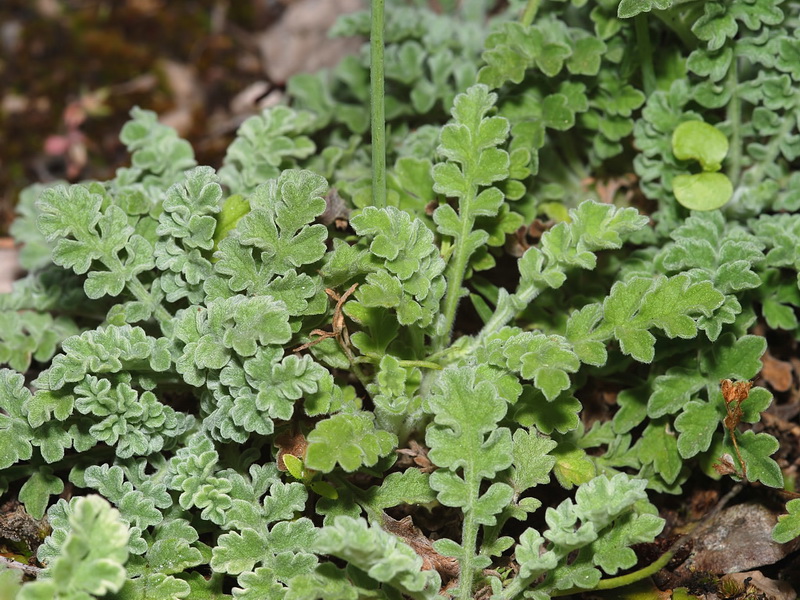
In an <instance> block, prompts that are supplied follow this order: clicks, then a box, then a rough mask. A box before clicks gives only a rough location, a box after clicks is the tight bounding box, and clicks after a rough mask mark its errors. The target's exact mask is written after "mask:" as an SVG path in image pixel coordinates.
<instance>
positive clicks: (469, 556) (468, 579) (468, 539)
mask: <svg viewBox="0 0 800 600" xmlns="http://www.w3.org/2000/svg"><path fill="white" fill-rule="evenodd" d="M469 479H472V477H470V478H469ZM467 485H468V487H469V494H470V501H469V502H468V503H467V506H466V507H465V508H464V526H463V529H462V531H461V547H462V548H463V549H464V558H463V559H462V560H461V561H460V562H461V565H460V567H461V574H460V576H459V578H458V597H459V598H460V599H461V600H471V599H472V598H473V596H472V582H473V581H474V579H475V567H473V566H472V565H473V558H474V556H475V550H476V549H477V544H478V523H477V521H476V520H475V515H474V512H475V511H474V510H473V509H474V506H475V504H476V503H477V501H478V489H479V486H480V480H478V481H469V480H468V481H467Z"/></svg>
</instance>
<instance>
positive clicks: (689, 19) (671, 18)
mask: <svg viewBox="0 0 800 600" xmlns="http://www.w3.org/2000/svg"><path fill="white" fill-rule="evenodd" d="M681 5H683V6H681ZM650 14H651V15H653V16H655V17H656V18H657V19H658V20H659V21H661V22H662V23H664V25H666V26H667V27H669V28H670V30H672V33H674V34H675V35H677V36H678V38H679V39H680V40H681V42H682V43H683V45H684V47H685V49H686V50H687V54H688V51H691V50H694V49H695V48H697V37H696V36H695V35H694V33H692V24H693V23H694V22H695V21H696V20H697V18H698V17H699V16H700V15H701V14H703V2H697V1H695V0H677V1H676V2H674V3H673V4H672V7H671V8H668V9H667V10H658V9H655V10H653V11H651V13H650Z"/></svg>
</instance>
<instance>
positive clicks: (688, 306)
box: [0, 0, 800, 600]
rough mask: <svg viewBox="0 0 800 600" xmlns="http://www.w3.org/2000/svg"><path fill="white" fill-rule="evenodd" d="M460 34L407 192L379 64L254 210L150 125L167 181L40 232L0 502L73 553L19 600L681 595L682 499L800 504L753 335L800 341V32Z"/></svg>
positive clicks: (455, 33)
mask: <svg viewBox="0 0 800 600" xmlns="http://www.w3.org/2000/svg"><path fill="white" fill-rule="evenodd" d="M378 4H380V5H382V4H383V3H382V2H377V1H376V5H378ZM424 4H425V3H421V2H416V3H409V4H402V3H398V2H395V1H390V2H389V3H388V6H387V7H386V8H387V22H386V29H385V40H386V47H385V74H384V75H385V81H386V86H385V87H386V111H385V117H381V115H380V111H377V112H374V113H373V126H374V127H383V125H384V124H385V123H386V124H388V127H387V131H386V150H385V156H383V154H384V152H382V151H380V144H381V143H382V142H381V141H380V139H379V138H380V135H379V136H378V138H375V137H373V140H376V139H377V143H376V144H375V147H374V148H370V146H369V144H368V143H367V141H368V140H367V137H365V136H366V133H367V129H368V128H369V120H368V119H366V118H365V115H366V113H365V110H364V105H365V103H367V102H368V101H369V83H370V76H369V67H370V59H369V56H370V54H369V52H366V51H365V53H364V54H363V55H362V56H360V57H349V58H347V59H345V60H344V61H343V63H342V64H341V65H340V66H339V67H337V68H336V69H334V70H333V71H332V72H330V73H322V74H316V75H300V76H297V77H296V78H294V79H293V80H292V81H291V82H290V84H289V95H288V98H289V100H288V103H287V105H282V106H277V107H274V108H271V109H268V110H266V111H265V112H264V113H262V114H261V115H258V116H255V117H252V118H251V119H249V120H248V121H246V122H245V123H244V124H243V125H242V127H241V128H240V130H239V132H238V136H237V138H236V140H235V141H234V142H233V143H232V145H231V146H230V148H229V150H228V154H227V157H226V159H225V164H224V166H223V167H222V168H221V169H220V170H219V172H215V170H214V169H212V168H210V167H204V166H197V165H196V162H195V160H194V155H193V151H192V149H191V147H190V146H189V145H188V144H187V143H186V142H185V141H183V140H180V139H179V138H178V136H177V135H176V133H175V132H174V131H173V130H171V129H169V128H167V127H165V126H163V125H161V124H159V123H158V121H157V118H156V115H155V114H153V113H150V112H147V111H143V110H139V109H134V110H133V111H132V113H131V117H132V120H131V121H130V122H129V123H128V124H127V125H125V127H124V128H123V130H122V134H121V139H122V141H123V142H124V143H125V144H126V146H127V147H128V149H129V150H130V152H131V167H129V168H124V169H120V170H119V171H118V172H117V174H116V176H115V178H114V179H112V180H110V181H106V182H89V183H81V184H76V185H58V186H49V187H46V188H44V187H41V186H37V187H34V188H31V189H30V190H28V191H26V192H25V193H24V194H23V195H22V197H21V198H20V204H19V207H18V213H19V217H18V219H17V221H16V223H15V224H14V228H13V232H14V235H15V236H16V237H17V239H18V240H19V241H20V242H22V243H23V244H24V246H23V250H22V254H21V262H22V265H23V266H24V267H25V268H26V269H28V271H29V273H28V275H27V276H26V277H25V278H23V279H21V280H20V281H18V282H17V283H16V284H15V288H14V291H13V292H12V293H11V294H8V295H5V296H2V297H0V309H2V311H0V360H2V361H3V362H5V363H8V365H9V366H10V367H11V369H3V370H0V490H2V491H3V492H4V493H8V494H9V495H10V497H11V499H12V500H15V499H16V500H17V501H18V502H19V503H21V504H22V506H23V507H24V511H25V513H26V514H27V517H26V518H27V519H29V521H31V522H33V523H34V525H35V527H34V529H33V531H34V532H41V531H44V532H45V533H44V534H43V535H46V538H45V539H44V541H43V543H41V544H40V545H38V544H39V543H40V542H41V539H37V537H38V533H34V534H32V535H31V536H28V537H26V538H25V540H24V541H21V542H20V545H19V547H18V550H19V552H20V553H21V555H20V557H18V558H19V560H16V561H14V560H11V561H7V562H9V563H10V564H11V566H12V567H14V568H11V569H4V568H3V565H2V564H0V586H5V588H6V589H11V590H14V589H16V588H17V587H19V590H18V594H17V596H16V597H18V598H20V599H21V600H32V599H44V598H59V599H76V600H77V599H83V598H90V597H103V598H114V599H119V600H132V599H157V600H158V599H165V600H166V599H180V598H231V597H232V598H237V599H241V600H256V599H272V598H278V599H284V600H301V599H302V600H313V599H317V598H324V599H342V600H345V599H353V600H355V599H356V598H376V599H377V598H386V599H399V598H404V597H405V598H418V599H421V598H434V597H436V596H437V595H439V594H440V593H442V594H445V595H448V594H449V595H451V596H454V597H458V598H463V599H467V598H474V597H481V598H484V597H485V598H488V597H493V598H498V599H506V600H511V599H514V598H523V597H524V598H533V599H535V600H544V599H546V598H551V597H556V596H563V595H568V594H570V593H577V592H579V591H583V590H600V589H610V588H613V587H618V586H621V585H625V584H628V583H631V582H634V581H636V580H638V579H641V578H643V577H646V576H648V575H650V574H651V573H653V572H654V571H655V570H657V569H658V568H661V567H663V566H664V565H665V564H666V563H667V561H668V560H669V558H670V557H671V556H672V551H669V552H667V553H666V554H664V555H663V556H662V558H661V559H659V560H658V561H656V562H655V563H653V564H651V565H640V568H639V570H634V571H632V572H630V571H629V570H630V569H633V568H634V567H635V566H636V565H637V561H638V559H637V555H636V553H635V552H634V551H633V550H632V549H631V546H632V545H634V544H638V543H642V542H650V541H652V540H653V539H654V538H655V537H656V536H657V535H658V534H659V533H660V532H661V531H662V528H663V526H664V521H663V519H661V518H660V517H659V516H658V511H657V509H656V507H655V506H654V505H653V504H652V503H651V502H650V501H649V500H648V490H651V491H654V492H664V493H672V494H678V493H681V491H682V489H683V486H684V484H685V483H686V482H687V479H688V478H689V474H690V472H691V471H692V470H693V469H694V470H698V469H699V470H700V471H702V472H703V473H705V474H706V475H707V476H708V477H710V478H716V479H719V478H720V477H721V476H723V475H725V476H729V477H732V478H733V479H736V480H738V481H741V482H760V483H761V484H763V485H765V486H768V487H773V488H781V487H783V486H784V477H783V473H782V471H781V468H780V465H779V464H778V463H777V462H776V461H775V460H774V459H773V458H772V456H773V455H774V453H775V452H776V451H777V449H778V441H777V440H776V439H775V438H774V437H773V436H772V435H770V433H769V432H766V431H760V430H759V431H756V430H755V429H752V428H749V427H748V426H747V425H743V424H752V423H758V422H759V420H760V414H761V412H762V411H764V410H766V408H767V407H768V406H769V405H770V402H771V401H772V395H771V393H770V392H769V391H768V390H767V389H765V388H763V387H752V389H751V388H750V384H749V383H745V382H749V381H750V380H751V379H753V378H755V377H756V376H757V374H758V373H759V371H760V369H761V361H760V359H761V357H762V355H763V354H764V352H765V350H766V346H767V342H766V339H765V337H764V336H763V335H759V334H756V333H753V332H754V331H756V330H755V329H754V327H755V326H756V325H758V327H759V329H758V331H764V329H765V328H767V329H769V330H772V331H775V332H780V331H785V332H787V333H789V334H790V335H791V336H795V337H796V336H797V333H798V321H797V318H796V315H795V312H794V308H795V307H797V306H800V291H799V290H798V287H797V286H798V284H797V273H798V266H800V257H798V252H797V248H798V247H800V218H799V217H798V215H796V214H794V213H793V212H792V211H794V210H796V209H797V208H798V207H800V204H798V202H797V198H800V196H798V195H797V189H795V188H796V187H797V183H798V181H800V179H798V177H797V176H796V175H797V174H796V173H795V172H794V170H793V169H794V168H795V167H796V159H797V157H798V156H800V152H795V150H794V149H795V147H796V146H797V143H796V142H797V140H800V133H799V132H798V131H797V127H798V125H797V124H798V118H797V116H798V114H797V113H796V107H797V105H798V104H797V99H798V98H800V95H798V89H800V87H799V86H800V83H798V81H799V80H800V72H798V70H797V64H798V63H797V61H796V60H793V58H792V57H795V58H796V56H795V55H796V53H797V45H798V44H797V39H796V37H794V36H793V35H792V34H791V32H792V31H793V30H794V28H795V27H796V25H797V19H798V8H797V7H796V6H795V5H794V4H793V3H781V2H773V1H770V2H762V1H761V0H748V1H746V2H734V1H733V0H723V1H715V2H692V1H689V2H685V1H682V2H677V1H676V2H672V1H670V0H652V1H651V0H622V1H621V2H620V1H619V0H600V1H598V2H596V3H591V4H587V3H586V2H585V0H584V1H581V0H572V2H571V3H566V2H563V1H556V0H553V1H550V2H539V1H537V0H530V1H528V2H526V3H523V2H520V1H516V2H510V3H509V4H510V6H508V7H507V8H505V9H493V3H491V2H488V1H483V0H469V1H465V2H463V3H462V4H463V6H462V7H461V8H460V9H457V8H455V7H452V6H451V5H455V4H456V3H453V2H451V3H445V2H442V5H444V6H446V7H447V6H451V8H450V10H451V11H452V12H451V13H445V14H436V13H433V12H432V11H431V10H430V9H429V8H427V6H425V5H424ZM381 12H382V10H376V11H375V13H374V14H373V17H375V18H374V19H373V21H370V19H369V16H368V15H367V14H362V15H354V16H349V17H345V18H344V19H342V20H341V21H340V23H339V25H337V27H336V30H337V31H338V32H339V33H340V34H356V33H365V32H367V31H368V30H369V29H370V28H372V30H373V33H374V32H375V31H378V29H376V28H380V27H382V24H381V23H380V22H379V20H378V19H377V17H379V16H380V15H381ZM520 15H521V16H520ZM440 25H441V27H443V28H444V30H442V31H440V30H439V29H437V27H439V26H440ZM374 39H375V38H374V37H373V41H374ZM654 39H658V40H659V44H660V45H661V46H664V47H665V48H666V50H665V51H664V52H663V53H662V52H659V53H658V54H656V53H654V52H653V49H652V48H653V41H652V40H654ZM476 40H477V41H476ZM381 47H382V44H381ZM375 48H376V46H373V54H374V53H375ZM373 66H379V65H373ZM376 77H381V76H380V74H379V73H375V72H373V78H372V81H373V83H374V82H375V79H376ZM374 97H375V98H376V102H379V101H380V100H379V98H380V93H379V87H376V88H375V96H374ZM373 107H374V108H375V109H377V108H379V107H377V106H376V103H375V102H373ZM371 150H376V151H375V152H373V153H372V154H371ZM372 155H374V158H372ZM381 158H385V160H386V165H387V167H386V168H385V170H384V169H383V168H380V163H381ZM376 165H378V166H376ZM376 169H377V170H378V172H377V176H374V175H376V173H375V170H376ZM634 170H635V173H636V176H633V174H632V173H633V171H634ZM637 177H638V179H637ZM384 185H385V186H386V190H385V192H384V191H383V189H382V187H383V186H384ZM639 186H640V188H639ZM377 188H381V189H380V190H379V189H377ZM729 196H730V197H732V199H731V200H730V202H727V203H725V201H726V200H727V198H728V197H729ZM374 198H381V200H379V201H377V200H376V201H373V199H374ZM654 203H655V204H654ZM720 204H722V206H721V207H720V206H719V205H720ZM682 205H685V206H688V207H690V208H695V209H711V208H713V210H706V211H696V212H691V213H690V212H689V211H688V210H687V208H685V207H684V206H682ZM534 219H538V220H537V221H536V222H535V224H538V230H537V231H536V232H535V233H536V234H537V235H536V236H534V235H533V233H534V231H533V228H531V227H529V226H530V225H531V223H533V222H534ZM548 219H549V221H548ZM545 221H546V222H545ZM723 380H728V381H727V382H725V383H724V384H723V385H722V388H721V387H720V386H721V382H722V381H723ZM606 392H613V393H611V394H605V393H606ZM604 394H605V397H606V398H610V400H609V402H608V403H607V406H606V408H605V409H603V410H605V411H607V412H606V413H605V415H601V416H602V417H603V418H599V419H598V418H597V414H596V411H597V410H598V409H597V408H596V407H595V408H594V409H593V410H594V411H595V414H594V416H591V411H590V408H591V407H592V406H593V405H597V403H598V401H597V398H598V397H600V396H603V395H604ZM608 404H610V406H608ZM551 482H553V483H554V485H553V484H551ZM547 484H551V485H550V487H545V486H546V485H547ZM559 484H560V485H559ZM555 487H558V488H559V489H561V490H563V491H561V492H556V493H554V492H553V488H555ZM572 490H574V493H572ZM565 494H567V497H566V499H563V500H562V499H561V498H564V495H565ZM54 496H58V499H55V498H54ZM554 497H558V498H559V501H555V502H554V501H552V500H551V499H552V498H554ZM544 502H547V505H546V506H543V503H544ZM798 503H800V500H792V501H791V502H789V504H788V506H787V510H788V514H787V515H785V516H784V517H782V518H781V520H780V522H779V523H778V525H777V526H776V528H775V531H774V536H775V539H776V540H778V541H782V542H783V541H789V540H791V539H793V538H794V537H797V536H798V535H800V504H798ZM430 511H432V512H433V514H434V515H436V516H435V518H434V519H432V518H431V517H430ZM45 514H46V515H47V520H46V522H45V521H43V520H42V519H43V518H44V516H45ZM401 516H402V517H403V518H402V519H401V520H396V519H395V517H401ZM434 520H435V521H436V523H434ZM48 532H49V533H48ZM30 538H32V539H30ZM37 545H38V550H37V551H36V557H37V559H38V563H39V565H42V566H43V567H44V569H43V570H42V569H41V568H40V567H38V566H36V565H33V566H31V565H23V564H21V563H22V561H23V559H24V556H25V553H26V552H27V553H28V555H29V554H30V552H31V550H32V549H34V548H33V547H34V546H37ZM23 567H24V568H23ZM23 573H27V574H28V575H29V574H30V573H33V574H35V575H36V576H37V577H36V581H34V582H28V583H25V584H24V585H22V577H23ZM623 573H624V574H623Z"/></svg>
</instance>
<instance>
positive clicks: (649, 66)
mask: <svg viewBox="0 0 800 600" xmlns="http://www.w3.org/2000/svg"><path fill="white" fill-rule="evenodd" d="M633 26H634V29H635V30H636V47H637V49H638V50H639V65H640V66H641V68H642V83H643V84H644V93H645V95H646V96H648V97H649V96H650V94H652V93H653V92H654V91H655V90H656V72H655V70H654V69H653V47H652V46H651V44H650V30H649V29H648V27H647V15H646V14H645V13H640V14H638V15H636V16H635V17H634V18H633Z"/></svg>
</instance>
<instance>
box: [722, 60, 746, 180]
mask: <svg viewBox="0 0 800 600" xmlns="http://www.w3.org/2000/svg"><path fill="white" fill-rule="evenodd" d="M738 84H739V71H738V65H737V60H736V55H735V54H734V56H733V58H732V59H731V66H730V68H729V69H728V81H727V82H726V86H727V87H728V89H729V90H731V100H730V102H728V108H727V109H726V111H725V119H726V120H727V121H728V124H729V126H730V128H731V139H730V145H729V146H728V147H729V148H730V156H729V158H728V178H729V179H730V180H731V183H732V184H733V187H734V188H736V187H737V186H738V185H739V176H740V175H741V172H742V122H741V116H742V102H741V100H740V99H739V94H738V93H737V92H738V91H737V88H738Z"/></svg>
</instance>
